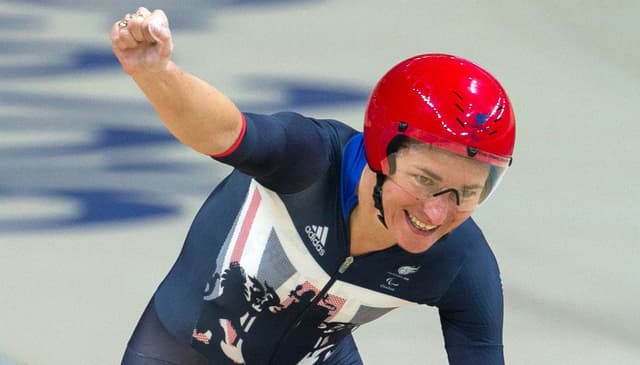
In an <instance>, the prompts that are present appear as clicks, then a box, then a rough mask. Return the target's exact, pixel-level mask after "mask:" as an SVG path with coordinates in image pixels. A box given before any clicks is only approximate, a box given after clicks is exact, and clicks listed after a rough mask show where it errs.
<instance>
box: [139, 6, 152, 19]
mask: <svg viewBox="0 0 640 365" xmlns="http://www.w3.org/2000/svg"><path fill="white" fill-rule="evenodd" d="M136 14H141V15H142V16H144V17H145V18H146V17H148V16H149V15H151V12H150V11H149V9H147V8H145V7H144V6H141V7H139V8H138V11H136Z"/></svg>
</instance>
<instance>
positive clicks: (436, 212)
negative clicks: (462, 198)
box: [422, 194, 452, 225]
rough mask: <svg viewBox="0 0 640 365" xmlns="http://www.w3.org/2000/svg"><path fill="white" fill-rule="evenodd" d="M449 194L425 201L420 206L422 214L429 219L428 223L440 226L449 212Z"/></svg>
mask: <svg viewBox="0 0 640 365" xmlns="http://www.w3.org/2000/svg"><path fill="white" fill-rule="evenodd" d="M448 195H449V194H443V195H439V196H435V197H432V198H431V199H427V200H425V202H424V203H423V205H422V212H423V213H424V214H425V215H426V216H427V218H429V223H430V224H433V225H441V224H442V223H444V221H445V220H446V218H447V215H448V214H449V211H451V206H452V202H451V199H450V198H449V197H448Z"/></svg>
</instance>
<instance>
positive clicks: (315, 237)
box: [304, 225, 329, 256]
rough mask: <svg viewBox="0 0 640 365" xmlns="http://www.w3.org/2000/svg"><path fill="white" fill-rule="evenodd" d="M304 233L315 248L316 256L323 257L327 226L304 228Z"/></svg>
mask: <svg viewBox="0 0 640 365" xmlns="http://www.w3.org/2000/svg"><path fill="white" fill-rule="evenodd" d="M304 231H305V232H306V233H307V236H309V239H310V240H311V243H312V244H313V247H315V248H316V251H318V254H320V256H324V252H325V251H324V244H325V243H326V242H327V233H328V232H329V227H327V226H314V225H311V226H306V227H305V228H304Z"/></svg>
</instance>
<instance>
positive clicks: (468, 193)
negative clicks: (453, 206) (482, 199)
mask: <svg viewBox="0 0 640 365" xmlns="http://www.w3.org/2000/svg"><path fill="white" fill-rule="evenodd" d="M476 195H478V190H477V189H464V190H462V198H463V199H468V198H473V197H474V196H476Z"/></svg>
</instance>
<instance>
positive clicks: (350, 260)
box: [269, 256, 354, 365]
mask: <svg viewBox="0 0 640 365" xmlns="http://www.w3.org/2000/svg"><path fill="white" fill-rule="evenodd" d="M353 261H354V258H353V256H347V257H345V259H344V261H343V262H342V264H341V265H340V266H339V267H338V269H337V270H336V271H335V272H334V273H333V275H332V276H331V278H330V279H329V281H327V283H326V284H325V285H324V286H323V287H322V289H321V290H320V291H319V292H318V294H317V295H316V296H315V298H313V300H312V301H311V303H310V304H309V305H308V306H307V308H306V309H305V310H304V311H302V313H300V315H299V316H298V318H297V319H296V321H295V322H294V324H293V326H290V327H289V329H288V330H287V332H286V333H285V334H284V335H283V336H282V337H281V338H280V341H278V345H277V346H276V351H275V352H274V353H273V356H271V359H269V364H272V365H274V363H273V360H274V359H277V358H278V356H277V355H279V354H280V348H281V345H282V343H283V342H285V341H286V340H287V339H288V338H289V336H291V333H293V330H295V329H296V328H298V326H299V325H300V323H302V320H303V319H304V317H305V314H307V312H308V311H309V310H310V308H313V306H315V305H317V304H318V302H319V301H320V300H321V299H322V298H323V297H324V296H325V294H327V292H328V291H329V289H330V288H331V287H332V286H333V284H335V282H336V281H337V280H338V278H339V277H340V276H341V275H342V274H344V273H345V272H346V271H347V270H348V269H349V266H351V264H353Z"/></svg>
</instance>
